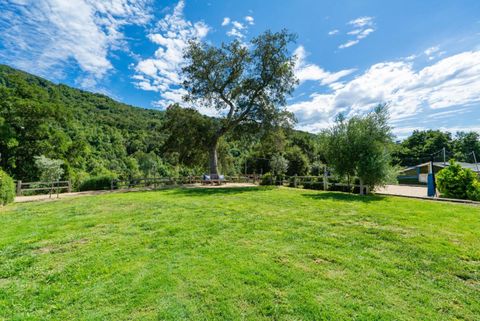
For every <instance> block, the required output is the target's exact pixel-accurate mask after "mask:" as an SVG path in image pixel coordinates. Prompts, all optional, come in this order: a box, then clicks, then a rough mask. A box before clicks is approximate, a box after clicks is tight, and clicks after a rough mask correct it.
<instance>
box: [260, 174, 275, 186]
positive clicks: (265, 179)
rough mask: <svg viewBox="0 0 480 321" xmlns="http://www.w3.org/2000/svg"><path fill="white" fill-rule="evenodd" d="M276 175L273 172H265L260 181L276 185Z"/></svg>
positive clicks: (264, 183) (262, 183) (261, 183)
mask: <svg viewBox="0 0 480 321" xmlns="http://www.w3.org/2000/svg"><path fill="white" fill-rule="evenodd" d="M274 184H275V182H274V177H273V175H272V173H265V174H263V175H262V180H261V181H260V185H274Z"/></svg>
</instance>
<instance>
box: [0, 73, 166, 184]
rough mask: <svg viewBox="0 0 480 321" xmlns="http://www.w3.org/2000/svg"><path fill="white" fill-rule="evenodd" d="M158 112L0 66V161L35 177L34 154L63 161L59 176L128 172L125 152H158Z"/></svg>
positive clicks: (7, 167) (24, 177)
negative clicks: (133, 106) (62, 173)
mask: <svg viewBox="0 0 480 321" xmlns="http://www.w3.org/2000/svg"><path fill="white" fill-rule="evenodd" d="M162 119H163V112H159V111H155V110H146V109H141V108H132V107H131V106H128V105H125V104H121V103H118V102H116V101H114V100H112V99H110V98H108V97H106V96H104V95H101V94H93V93H89V92H85V91H81V90H78V89H73V88H70V87H68V86H64V85H56V84H54V83H51V82H49V81H46V80H44V79H42V78H39V77H35V76H32V75H30V74H27V73H25V72H21V71H18V70H15V69H13V68H10V67H7V66H4V65H0V135H1V137H2V139H1V140H0V153H1V155H2V158H1V164H0V165H1V166H2V167H3V168H4V169H5V170H6V171H7V172H8V173H10V174H11V175H13V176H14V177H16V178H18V179H22V180H37V179H38V178H39V172H38V170H37V168H36V167H35V162H34V156H36V155H45V156H46V157H48V158H52V159H60V160H62V161H63V162H64V165H63V167H64V170H65V175H64V177H63V178H65V179H75V177H76V175H78V174H79V173H81V172H85V173H90V174H93V175H98V174H105V173H116V174H118V175H119V176H128V167H129V160H128V156H129V155H131V154H134V153H135V152H137V151H143V152H147V153H148V152H151V151H153V152H155V153H158V152H159V151H160V148H161V146H162V145H163V141H164V135H163V133H162V131H161V130H160V128H161V125H162Z"/></svg>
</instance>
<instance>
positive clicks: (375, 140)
mask: <svg viewBox="0 0 480 321" xmlns="http://www.w3.org/2000/svg"><path fill="white" fill-rule="evenodd" d="M391 146H392V134H391V128H390V127H389V126H388V110H387V108H386V106H384V105H380V106H378V107H377V108H375V110H374V111H373V112H371V113H369V114H367V115H365V116H354V117H352V118H350V119H348V120H346V119H345V118H343V116H342V115H340V117H338V118H337V121H336V124H335V125H334V126H333V127H332V128H331V129H330V130H328V131H327V132H325V149H326V157H327V161H328V164H329V165H330V166H332V167H333V168H334V169H335V173H336V174H337V175H339V176H340V177H341V178H346V179H347V182H349V181H350V180H351V178H353V177H354V176H357V177H359V178H360V179H361V180H362V182H363V184H364V185H366V186H369V187H370V188H372V189H373V188H374V187H375V186H377V185H381V184H383V183H385V182H386V181H387V179H388V178H389V176H390V175H391V158H390V149H391Z"/></svg>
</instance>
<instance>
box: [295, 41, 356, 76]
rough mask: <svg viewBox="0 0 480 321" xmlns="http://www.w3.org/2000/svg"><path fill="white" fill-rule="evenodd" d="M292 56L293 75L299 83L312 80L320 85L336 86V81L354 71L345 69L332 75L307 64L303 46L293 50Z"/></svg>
mask: <svg viewBox="0 0 480 321" xmlns="http://www.w3.org/2000/svg"><path fill="white" fill-rule="evenodd" d="M294 54H295V56H296V57H297V61H296V65H295V75H296V76H297V78H298V79H299V81H300V82H301V83H302V82H305V81H309V80H314V81H319V82H320V84H321V85H331V84H337V85H338V83H337V82H338V80H340V79H341V78H343V77H345V76H348V75H350V74H351V73H352V72H354V71H355V69H346V70H341V71H338V72H334V73H332V72H329V71H326V70H324V69H322V68H321V67H319V66H317V65H315V64H310V63H307V62H306V57H307V53H306V51H305V48H304V47H303V46H299V47H298V48H297V49H296V50H295V52H294Z"/></svg>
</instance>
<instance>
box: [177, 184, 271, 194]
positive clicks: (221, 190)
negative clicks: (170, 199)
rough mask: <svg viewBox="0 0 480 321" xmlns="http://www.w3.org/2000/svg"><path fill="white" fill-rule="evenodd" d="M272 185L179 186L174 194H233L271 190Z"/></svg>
mask: <svg viewBox="0 0 480 321" xmlns="http://www.w3.org/2000/svg"><path fill="white" fill-rule="evenodd" d="M273 188H274V187H267V186H252V187H216V188H202V187H193V188H179V189H174V190H172V192H173V193H174V194H182V195H187V196H208V195H234V194H240V193H248V192H260V191H265V190H271V189H273Z"/></svg>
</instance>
